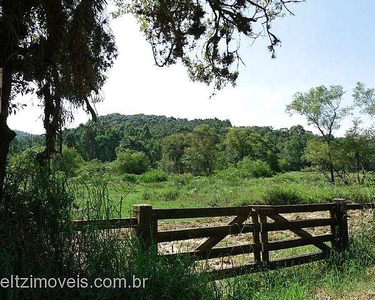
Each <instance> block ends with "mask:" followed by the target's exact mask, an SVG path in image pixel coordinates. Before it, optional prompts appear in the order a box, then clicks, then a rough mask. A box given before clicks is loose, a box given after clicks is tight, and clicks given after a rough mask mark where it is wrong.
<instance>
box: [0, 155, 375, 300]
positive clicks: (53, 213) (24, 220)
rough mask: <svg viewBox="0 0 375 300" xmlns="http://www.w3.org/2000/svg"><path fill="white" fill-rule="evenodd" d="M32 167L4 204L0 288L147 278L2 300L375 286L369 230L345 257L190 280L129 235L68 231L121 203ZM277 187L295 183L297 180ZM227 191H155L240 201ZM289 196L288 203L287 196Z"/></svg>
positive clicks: (11, 184)
mask: <svg viewBox="0 0 375 300" xmlns="http://www.w3.org/2000/svg"><path fill="white" fill-rule="evenodd" d="M31 159H32V158H31ZM29 166H31V167H30V168H29V169H28V170H25V169H23V168H18V167H17V166H14V168H13V169H12V170H9V172H8V177H7V180H6V188H5V193H4V195H3V198H2V199H1V202H0V278H3V277H8V278H9V277H10V276H11V275H19V276H20V277H26V276H29V275H33V276H34V277H46V278H57V277H59V278H69V277H72V278H77V277H78V276H79V277H80V278H87V279H88V280H89V282H93V280H94V279H95V278H98V277H99V278H118V277H120V278H126V279H127V281H129V282H131V280H132V278H133V276H136V277H137V278H147V282H146V285H145V287H144V288H139V289H134V288H126V289H125V288H122V289H118V288H102V289H96V288H72V289H67V288H64V289H59V288H55V289H33V290H30V289H27V290H25V289H3V290H0V299H171V300H172V299H181V300H183V299H309V298H313V297H314V295H316V294H318V293H323V294H325V295H328V296H331V295H337V294H340V293H346V292H349V291H352V290H354V291H355V287H358V286H359V287H360V286H361V283H363V282H366V283H368V282H373V284H374V286H375V281H374V279H373V278H372V279H368V278H367V277H366V276H367V275H366V274H367V273H366V272H367V271H368V270H369V269H371V268H373V266H374V264H375V231H374V227H373V226H368V228H367V230H365V231H363V232H362V233H361V234H358V235H356V236H354V237H353V238H352V239H351V244H350V250H349V251H347V252H346V253H345V254H344V255H341V256H333V257H332V258H331V259H330V260H327V261H323V262H318V263H313V264H309V265H307V266H299V267H293V268H289V269H282V270H276V271H270V272H262V273H257V274H252V275H245V276H241V277H237V278H234V279H228V280H223V281H212V280H211V278H210V277H209V276H208V275H205V274H199V273H198V272H196V270H195V267H194V263H193V262H192V261H191V260H189V259H183V258H182V257H177V258H176V259H173V260H171V259H168V260H167V259H166V258H164V257H162V256H159V255H157V249H155V248H154V249H150V250H148V251H145V249H144V247H143V246H142V245H141V244H140V243H139V242H138V241H137V240H136V239H134V238H133V237H132V235H131V232H126V231H118V230H117V231H116V230H100V231H99V230H95V229H94V228H92V227H87V228H85V229H84V230H82V231H80V232H76V231H74V230H73V227H72V222H71V221H72V219H73V218H74V217H75V216H76V215H78V214H80V215H81V216H83V217H84V218H89V219H90V218H95V219H97V218H102V219H106V218H109V217H112V216H114V215H115V216H121V212H122V209H121V206H122V205H125V203H123V202H124V201H126V198H125V199H119V200H118V201H117V202H113V201H112V200H111V193H110V191H109V189H108V185H109V183H110V181H109V180H108V178H107V177H105V174H104V173H103V174H100V173H98V174H97V176H96V177H95V176H90V180H88V181H85V180H83V179H82V180H83V181H81V182H78V183H77V181H74V180H73V181H68V180H66V178H64V176H63V175H62V174H61V173H56V172H52V171H51V168H49V166H48V164H46V165H45V166H40V165H38V164H35V162H34V161H31V163H30V164H29ZM267 180H275V179H272V178H271V179H267ZM276 180H279V181H282V182H284V181H289V182H291V181H293V180H295V178H294V177H292V178H287V177H286V178H276ZM225 182H226V181H225V179H224V178H215V177H211V178H191V177H188V176H183V177H181V176H180V177H178V178H176V179H175V180H169V181H168V182H157V183H154V184H159V185H161V184H166V185H167V186H168V187H169V188H170V189H171V191H174V190H178V191H179V192H178V194H177V195H176V196H173V197H176V198H177V199H176V200H174V201H170V200H169V201H168V200H166V201H168V203H173V202H176V201H179V199H181V197H184V196H183V195H184V192H185V191H190V192H191V194H190V196H191V197H198V198H199V199H204V198H205V197H208V200H209V201H212V202H211V203H212V205H219V204H222V203H226V201H228V203H230V201H231V199H232V198H231V197H236V196H237V191H236V189H235V188H234V187H233V186H232V185H228V184H223V183H225ZM231 182H234V184H235V185H236V186H237V187H238V185H241V184H242V183H241V182H236V181H235V180H233V178H232V179H231ZM260 182H263V183H264V181H259V182H258V181H256V182H255V183H254V181H252V183H253V184H255V185H257V184H260ZM317 184H320V183H319V182H317ZM161 187H163V186H161ZM210 191H211V192H210ZM271 193H277V192H271ZM285 193H286V194H287V196H285V197H289V196H288V195H290V194H289V192H288V191H286V192H285ZM293 193H294V194H295V195H297V196H295V197H296V198H298V197H303V196H301V195H302V194H301V191H300V190H298V188H296V189H295V190H294V191H293ZM166 195H169V194H168V193H167V192H166V194H165V195H164V196H166ZM279 196H280V194H279V195H278V197H279ZM168 197H169V196H168ZM198 198H197V199H198ZM215 199H218V201H219V202H218V203H215V202H214V201H215ZM286 199H287V201H297V200H295V199H294V198H286ZM290 199H292V200H290ZM298 199H300V198H298ZM163 201H164V200H163ZM77 203H78V204H79V206H77ZM371 280H372V281H371Z"/></svg>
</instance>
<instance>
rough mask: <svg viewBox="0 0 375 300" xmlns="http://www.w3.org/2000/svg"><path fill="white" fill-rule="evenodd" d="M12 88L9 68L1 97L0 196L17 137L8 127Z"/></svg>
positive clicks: (5, 69)
mask: <svg viewBox="0 0 375 300" xmlns="http://www.w3.org/2000/svg"><path fill="white" fill-rule="evenodd" d="M11 86H12V76H11V74H10V72H9V71H8V70H7V68H4V69H3V89H2V97H1V113H0V196H1V195H2V194H3V188H4V179H5V172H6V160H7V156H8V152H9V147H10V143H11V141H12V140H13V139H14V138H15V137H16V133H15V132H14V131H13V130H10V128H9V127H8V125H7V119H8V109H9V98H10V91H11Z"/></svg>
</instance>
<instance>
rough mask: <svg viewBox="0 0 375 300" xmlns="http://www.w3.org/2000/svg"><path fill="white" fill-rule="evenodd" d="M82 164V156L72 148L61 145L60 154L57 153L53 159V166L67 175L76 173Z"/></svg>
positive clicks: (72, 175) (71, 175)
mask: <svg viewBox="0 0 375 300" xmlns="http://www.w3.org/2000/svg"><path fill="white" fill-rule="evenodd" d="M82 165H83V158H82V156H81V155H80V154H79V153H78V152H77V150H75V149H74V148H68V147H66V146H63V149H62V154H61V155H60V154H57V155H55V156H54V159H53V167H54V169H55V170H57V171H61V172H64V173H65V175H66V176H68V177H74V176H76V175H77V172H78V170H79V169H80V168H81V167H82Z"/></svg>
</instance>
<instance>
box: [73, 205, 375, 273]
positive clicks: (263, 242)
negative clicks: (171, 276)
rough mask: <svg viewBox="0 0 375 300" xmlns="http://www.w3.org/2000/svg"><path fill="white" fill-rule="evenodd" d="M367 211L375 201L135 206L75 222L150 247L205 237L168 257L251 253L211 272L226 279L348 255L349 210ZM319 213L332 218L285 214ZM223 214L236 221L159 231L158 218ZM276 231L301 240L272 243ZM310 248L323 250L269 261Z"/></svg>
mask: <svg viewBox="0 0 375 300" xmlns="http://www.w3.org/2000/svg"><path fill="white" fill-rule="evenodd" d="M367 208H369V209H374V208H375V203H366V204H359V203H347V201H345V200H343V199H334V200H333V202H332V203H319V204H297V205H249V206H244V207H218V208H179V209H155V208H153V207H152V206H150V205H134V207H133V218H127V219H110V220H89V221H74V222H73V223H74V228H75V229H76V230H83V229H84V228H85V227H88V226H90V227H92V226H93V227H95V228H97V229H117V228H133V229H135V232H136V235H137V236H138V237H139V238H140V239H141V240H142V241H143V244H144V246H145V247H146V248H148V249H155V245H157V244H158V243H165V242H175V241H183V240H189V239H203V238H204V239H205V240H204V241H203V242H201V244H200V245H199V246H198V247H196V248H195V249H194V250H192V251H189V252H184V253H173V254H161V255H165V256H167V257H169V258H173V257H176V256H181V255H182V256H189V257H192V258H194V259H195V260H206V259H214V258H221V257H225V256H236V255H243V254H251V253H252V254H253V259H252V260H248V262H247V263H245V264H243V265H241V266H236V267H231V268H228V269H219V270H212V271H211V273H212V274H213V275H214V278H224V277H229V276H236V275H239V274H244V273H249V272H257V271H259V270H265V269H268V270H271V269H275V268H278V267H288V266H294V265H299V264H303V263H307V262H312V261H316V260H320V259H324V258H326V257H327V256H329V255H330V253H331V252H332V251H338V252H340V251H344V250H345V249H346V248H347V247H348V241H349V234H348V222H347V211H348V210H355V209H367ZM320 211H322V212H328V213H329V217H326V218H313V219H311V218H310V219H302V220H301V219H298V220H289V219H288V218H287V217H286V216H285V215H288V214H291V213H305V212H320ZM281 214H282V215H281ZM225 216H226V217H232V218H233V219H232V220H231V221H229V222H228V223H227V225H222V226H215V227H200V228H187V229H179V230H164V231H161V230H159V228H158V222H159V220H170V219H189V218H207V217H225ZM323 226H326V227H329V233H325V234H320V235H315V236H313V235H312V234H311V233H309V232H308V231H306V230H305V229H306V228H316V227H323ZM275 231H291V232H293V233H294V234H295V235H297V236H298V238H290V239H284V240H272V235H271V236H270V234H271V233H272V232H275ZM245 233H249V234H250V237H251V238H249V242H248V243H247V244H244V245H235V246H227V247H217V245H218V244H219V243H220V242H221V241H222V240H223V239H225V238H226V237H227V236H229V235H237V234H245ZM327 243H328V244H327ZM306 245H312V246H315V247H316V248H317V249H318V250H319V251H318V252H313V253H307V254H302V255H298V256H292V257H286V258H282V259H274V260H271V259H270V252H271V251H282V250H284V249H290V248H295V247H301V246H306ZM246 257H247V256H246Z"/></svg>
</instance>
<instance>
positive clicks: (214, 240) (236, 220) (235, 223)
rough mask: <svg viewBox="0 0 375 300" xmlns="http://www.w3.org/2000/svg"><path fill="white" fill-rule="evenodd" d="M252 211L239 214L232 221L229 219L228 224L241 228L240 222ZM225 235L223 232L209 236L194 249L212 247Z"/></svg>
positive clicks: (204, 249) (205, 249) (201, 249)
mask: <svg viewBox="0 0 375 300" xmlns="http://www.w3.org/2000/svg"><path fill="white" fill-rule="evenodd" d="M252 213H253V211H249V213H248V214H245V215H239V216H237V217H235V218H234V219H233V220H232V221H230V222H229V223H228V226H238V228H241V226H243V225H242V223H243V222H245V221H246V220H247V219H248V218H249V216H250V215H251V214H252ZM252 230H254V225H253V226H252ZM248 232H249V231H248ZM226 236H227V234H225V232H223V233H222V234H221V235H217V236H214V237H210V238H208V239H207V240H206V241H204V242H203V243H202V244H201V245H199V246H198V247H197V248H196V249H195V250H197V251H207V250H208V249H212V248H213V247H215V246H216V245H217V244H218V243H220V241H221V240H222V239H224V238H225V237H226Z"/></svg>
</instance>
